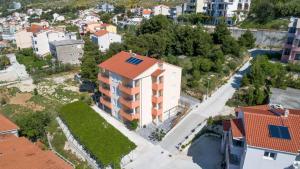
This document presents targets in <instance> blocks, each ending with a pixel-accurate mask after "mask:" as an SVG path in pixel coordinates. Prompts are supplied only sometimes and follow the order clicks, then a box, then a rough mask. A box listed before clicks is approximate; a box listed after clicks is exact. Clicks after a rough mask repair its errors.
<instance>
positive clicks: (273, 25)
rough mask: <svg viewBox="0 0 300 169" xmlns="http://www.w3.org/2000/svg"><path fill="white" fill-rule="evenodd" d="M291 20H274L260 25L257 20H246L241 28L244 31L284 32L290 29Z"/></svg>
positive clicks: (241, 24)
mask: <svg viewBox="0 0 300 169" xmlns="http://www.w3.org/2000/svg"><path fill="white" fill-rule="evenodd" d="M288 24H289V20H288V19H281V18H279V19H273V20H271V21H268V22H266V23H259V22H257V21H256V20H255V19H246V20H244V21H243V22H241V23H240V25H239V27H241V28H244V29H251V28H252V29H274V30H284V31H286V30H287V29H288Z"/></svg>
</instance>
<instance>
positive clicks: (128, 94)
mask: <svg viewBox="0 0 300 169" xmlns="http://www.w3.org/2000/svg"><path fill="white" fill-rule="evenodd" d="M99 67H100V69H101V72H100V73H99V75H98V79H99V81H100V85H99V86H100V87H99V91H100V92H101V93H102V97H101V98H100V103H99V106H100V107H101V108H102V109H103V110H104V111H106V112H107V113H110V114H111V115H112V116H114V117H115V118H117V119H119V120H121V121H123V122H128V121H133V120H138V121H139V126H144V125H148V124H150V123H152V122H154V123H159V122H160V121H164V120H165V119H167V118H168V117H169V116H170V115H171V114H172V113H175V112H176V111H175V110H176V108H177V106H178V103H179V98H180V89H181V88H180V87H181V68H180V67H177V66H174V65H170V64H168V63H165V62H161V61H158V60H156V59H153V58H149V57H145V56H140V55H137V54H134V53H130V52H120V53H118V54H116V55H115V56H113V57H112V58H110V59H108V60H106V61H105V62H103V63H101V64H100V65H99Z"/></svg>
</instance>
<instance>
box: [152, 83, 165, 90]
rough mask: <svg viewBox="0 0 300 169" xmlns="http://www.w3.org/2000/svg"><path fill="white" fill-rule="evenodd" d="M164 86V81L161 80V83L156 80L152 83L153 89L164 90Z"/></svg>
mask: <svg viewBox="0 0 300 169" xmlns="http://www.w3.org/2000/svg"><path fill="white" fill-rule="evenodd" d="M163 87H164V83H163V82H161V83H156V82H154V83H153V84H152V89H153V90H162V89H163Z"/></svg>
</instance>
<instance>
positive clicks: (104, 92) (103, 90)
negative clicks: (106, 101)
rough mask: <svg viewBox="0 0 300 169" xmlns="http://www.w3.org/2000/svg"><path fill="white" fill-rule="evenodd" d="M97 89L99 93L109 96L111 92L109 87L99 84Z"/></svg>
mask: <svg viewBox="0 0 300 169" xmlns="http://www.w3.org/2000/svg"><path fill="white" fill-rule="evenodd" d="M99 91H100V92H101V93H103V94H105V95H106V96H111V92H110V89H109V88H108V87H103V86H100V87H99Z"/></svg>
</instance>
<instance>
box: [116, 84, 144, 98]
mask: <svg viewBox="0 0 300 169" xmlns="http://www.w3.org/2000/svg"><path fill="white" fill-rule="evenodd" d="M119 89H120V90H121V91H122V92H124V93H126V94H128V95H135V94H137V93H139V92H140V87H139V86H136V87H132V86H129V85H124V84H119Z"/></svg>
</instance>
